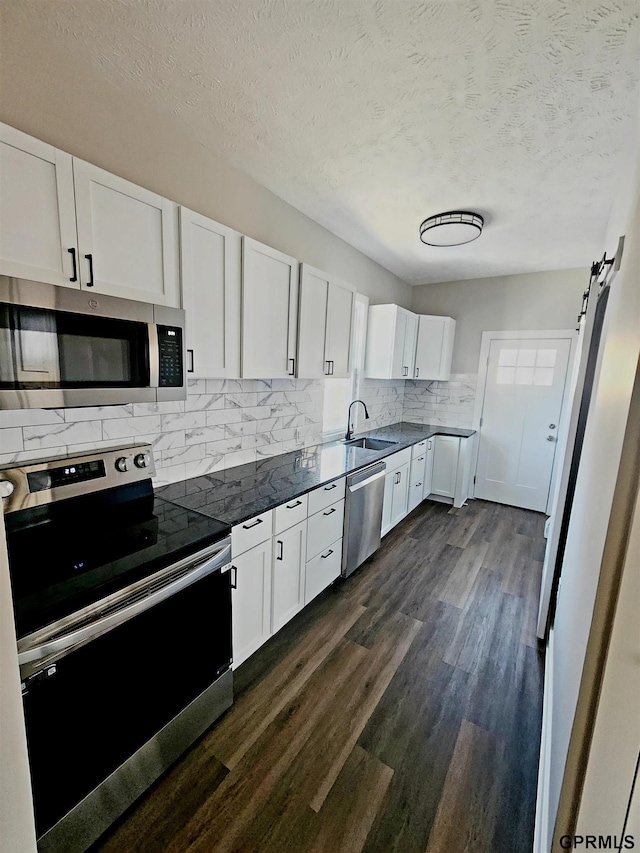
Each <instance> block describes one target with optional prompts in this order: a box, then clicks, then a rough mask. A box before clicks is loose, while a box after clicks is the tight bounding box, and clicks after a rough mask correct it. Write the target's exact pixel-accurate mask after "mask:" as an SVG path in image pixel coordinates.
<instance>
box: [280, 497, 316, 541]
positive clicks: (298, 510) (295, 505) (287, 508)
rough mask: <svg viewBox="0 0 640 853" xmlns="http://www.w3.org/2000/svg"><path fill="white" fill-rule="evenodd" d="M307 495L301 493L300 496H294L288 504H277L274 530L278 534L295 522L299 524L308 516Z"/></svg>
mask: <svg viewBox="0 0 640 853" xmlns="http://www.w3.org/2000/svg"><path fill="white" fill-rule="evenodd" d="M307 504H308V500H307V495H300V497H299V498H292V499H291V500H290V501H287V503H286V504H281V505H280V506H277V507H276V508H275V509H274V510H273V512H274V518H275V521H274V530H273V532H274V533H275V535H276V536H277V535H278V533H282V531H283V530H288V529H289V528H290V527H293V525H294V524H299V523H300V522H301V521H304V520H305V518H306V517H307Z"/></svg>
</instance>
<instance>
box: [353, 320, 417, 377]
mask: <svg viewBox="0 0 640 853" xmlns="http://www.w3.org/2000/svg"><path fill="white" fill-rule="evenodd" d="M416 326H417V322H416V315H415V314H412V313H411V312H410V311H407V310H406V309H404V308H401V307H400V306H399V305H372V306H371V307H370V308H369V324H368V329H367V355H366V362H365V373H366V375H367V376H369V377H371V378H373V379H407V378H409V379H410V378H411V377H412V376H413V372H414V357H415V352H414V351H415V343H416Z"/></svg>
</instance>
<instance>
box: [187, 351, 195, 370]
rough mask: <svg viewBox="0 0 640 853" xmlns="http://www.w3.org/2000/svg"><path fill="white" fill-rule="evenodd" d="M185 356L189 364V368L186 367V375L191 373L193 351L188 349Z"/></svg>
mask: <svg viewBox="0 0 640 853" xmlns="http://www.w3.org/2000/svg"><path fill="white" fill-rule="evenodd" d="M187 355H188V356H189V364H190V365H191V367H187V373H193V369H194V368H193V350H192V349H188V350H187Z"/></svg>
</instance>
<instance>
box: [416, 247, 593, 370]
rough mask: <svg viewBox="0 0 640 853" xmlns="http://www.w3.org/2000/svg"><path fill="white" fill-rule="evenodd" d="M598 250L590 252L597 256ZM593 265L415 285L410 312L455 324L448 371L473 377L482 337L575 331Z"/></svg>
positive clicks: (590, 260)
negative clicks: (530, 331) (515, 331)
mask: <svg viewBox="0 0 640 853" xmlns="http://www.w3.org/2000/svg"><path fill="white" fill-rule="evenodd" d="M599 248H600V247H598V246H595V247H594V253H595V254H596V255H597V254H598V251H599ZM443 251H446V250H443ZM594 260H596V257H593V258H585V268H584V269H573V270H553V271H551V272H540V273H526V274H524V275H505V276H498V277H496V278H478V279H472V280H469V281H445V282H442V283H441V284H423V285H419V286H418V287H414V288H413V301H412V304H411V307H412V310H413V311H415V312H416V313H418V314H440V315H444V316H447V317H453V318H454V319H455V321H456V340H455V344H454V348H453V364H452V367H451V370H452V372H453V373H475V374H477V373H478V359H479V357H480V345H481V343H482V333H483V332H496V331H510V330H511V329H575V326H576V320H577V317H578V313H579V311H580V306H581V304H582V293H583V291H584V290H585V289H586V287H587V284H588V283H589V265H590V264H591V262H592V261H594Z"/></svg>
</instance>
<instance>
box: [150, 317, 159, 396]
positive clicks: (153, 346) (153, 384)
mask: <svg viewBox="0 0 640 853" xmlns="http://www.w3.org/2000/svg"><path fill="white" fill-rule="evenodd" d="M147 333H148V351H149V387H150V388H159V387H160V345H159V343H158V327H157V326H156V324H155V323H147Z"/></svg>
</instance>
